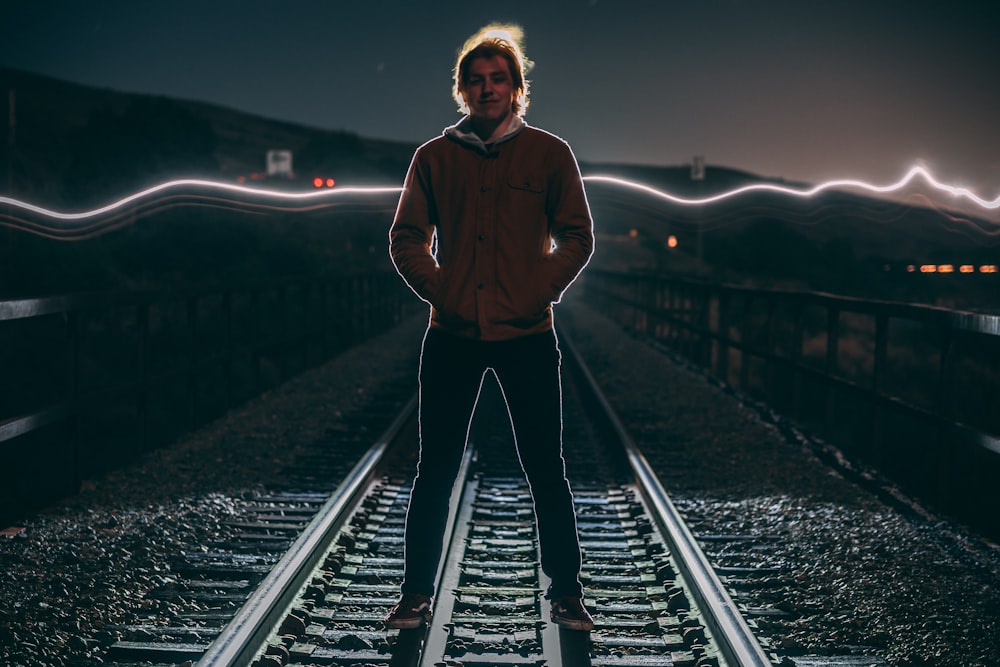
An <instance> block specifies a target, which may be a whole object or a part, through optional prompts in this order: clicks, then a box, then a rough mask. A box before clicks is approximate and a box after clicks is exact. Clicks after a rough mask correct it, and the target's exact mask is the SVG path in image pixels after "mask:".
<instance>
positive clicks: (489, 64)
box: [461, 55, 514, 121]
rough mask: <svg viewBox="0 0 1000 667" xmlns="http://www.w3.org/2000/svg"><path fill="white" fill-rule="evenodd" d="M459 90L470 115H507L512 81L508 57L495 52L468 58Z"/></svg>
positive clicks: (487, 117)
mask: <svg viewBox="0 0 1000 667" xmlns="http://www.w3.org/2000/svg"><path fill="white" fill-rule="evenodd" d="M461 92H462V96H463V97H464V98H465V103H466V104H467V105H468V106H469V115H470V116H472V117H473V118H476V119H479V120H490V121H500V120H503V119H504V118H506V117H507V114H509V113H510V110H511V108H512V106H513V104H514V81H513V79H512V78H511V76H510V66H509V64H508V62H507V60H506V59H505V58H504V57H503V56H500V55H496V56H491V57H489V58H474V59H472V60H471V61H469V69H468V71H467V73H466V75H465V85H464V86H463V87H462V90H461Z"/></svg>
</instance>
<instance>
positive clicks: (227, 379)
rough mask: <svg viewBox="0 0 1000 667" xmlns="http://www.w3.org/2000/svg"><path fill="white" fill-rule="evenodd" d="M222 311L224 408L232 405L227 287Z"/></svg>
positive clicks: (230, 294)
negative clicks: (223, 320)
mask: <svg viewBox="0 0 1000 667" xmlns="http://www.w3.org/2000/svg"><path fill="white" fill-rule="evenodd" d="M222 312H223V317H224V318H225V322H224V327H225V331H224V332H223V336H224V339H223V352H222V354H223V357H222V358H223V367H222V375H223V381H224V383H225V391H226V409H227V410H228V409H230V408H232V407H233V291H232V290H231V289H227V290H226V291H225V292H224V293H223V295H222Z"/></svg>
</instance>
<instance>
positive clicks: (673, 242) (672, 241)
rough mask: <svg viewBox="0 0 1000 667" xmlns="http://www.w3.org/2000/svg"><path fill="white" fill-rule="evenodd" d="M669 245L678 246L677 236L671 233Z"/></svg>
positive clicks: (668, 240)
mask: <svg viewBox="0 0 1000 667" xmlns="http://www.w3.org/2000/svg"><path fill="white" fill-rule="evenodd" d="M667 247H668V248H676V247H677V237H676V236H674V235H673V234H671V235H670V236H668V237H667Z"/></svg>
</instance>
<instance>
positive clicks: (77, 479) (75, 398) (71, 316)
mask: <svg viewBox="0 0 1000 667" xmlns="http://www.w3.org/2000/svg"><path fill="white" fill-rule="evenodd" d="M66 347H67V352H68V353H69V354H68V356H69V359H68V361H69V368H68V372H67V374H66V390H67V391H66V393H67V395H68V398H69V402H70V405H71V406H72V407H71V413H70V418H69V441H70V447H71V448H72V451H73V484H74V485H75V486H76V488H77V489H78V490H79V488H80V483H81V482H82V481H83V453H82V452H81V451H80V313H79V311H76V310H71V311H69V312H68V313H66Z"/></svg>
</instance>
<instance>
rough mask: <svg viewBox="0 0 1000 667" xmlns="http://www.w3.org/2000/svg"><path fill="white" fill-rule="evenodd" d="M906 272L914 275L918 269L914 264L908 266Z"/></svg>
mask: <svg viewBox="0 0 1000 667" xmlns="http://www.w3.org/2000/svg"><path fill="white" fill-rule="evenodd" d="M906 270H907V271H909V272H910V273H914V272H916V270H917V267H916V266H915V265H914V264H908V265H907V266H906Z"/></svg>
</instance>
